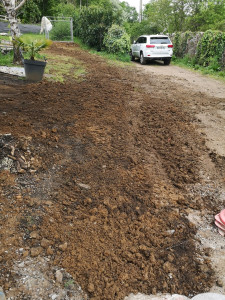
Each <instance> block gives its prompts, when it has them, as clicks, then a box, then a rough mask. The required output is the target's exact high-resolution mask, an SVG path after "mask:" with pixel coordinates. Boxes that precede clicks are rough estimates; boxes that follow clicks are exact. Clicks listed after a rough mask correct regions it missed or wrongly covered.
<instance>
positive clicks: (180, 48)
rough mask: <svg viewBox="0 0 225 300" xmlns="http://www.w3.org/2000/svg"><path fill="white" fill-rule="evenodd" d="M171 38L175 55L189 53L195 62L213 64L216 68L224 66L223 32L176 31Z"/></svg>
mask: <svg viewBox="0 0 225 300" xmlns="http://www.w3.org/2000/svg"><path fill="white" fill-rule="evenodd" d="M172 40H173V45H174V55H175V57H180V58H183V57H184V56H186V55H189V56H192V58H194V62H195V64H198V65H201V66H205V67H207V66H209V65H210V64H214V65H217V68H218V69H224V68H225V32H222V31H216V30H208V31H206V32H204V33H199V32H198V33H192V32H184V33H181V32H177V33H175V34H174V35H173V36H172ZM190 45H192V47H190ZM193 47H194V50H193Z"/></svg>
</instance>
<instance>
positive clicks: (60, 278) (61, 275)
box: [55, 270, 63, 283]
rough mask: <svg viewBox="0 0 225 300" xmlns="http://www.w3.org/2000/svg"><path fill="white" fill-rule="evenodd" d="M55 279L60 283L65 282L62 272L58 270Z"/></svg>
mask: <svg viewBox="0 0 225 300" xmlns="http://www.w3.org/2000/svg"><path fill="white" fill-rule="evenodd" d="M55 279H56V281H58V282H59V283H62V281H63V274H62V272H61V271H60V270H57V271H56V272H55Z"/></svg>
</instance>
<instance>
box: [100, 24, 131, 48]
mask: <svg viewBox="0 0 225 300" xmlns="http://www.w3.org/2000/svg"><path fill="white" fill-rule="evenodd" d="M104 46H105V47H106V50H107V51H108V52H109V53H121V54H124V53H128V52H129V50H130V37H129V35H128V34H127V33H126V31H125V29H124V28H123V27H121V26H119V25H115V24H113V25H112V26H111V27H110V28H109V30H108V32H107V33H106V34H105V37H104Z"/></svg>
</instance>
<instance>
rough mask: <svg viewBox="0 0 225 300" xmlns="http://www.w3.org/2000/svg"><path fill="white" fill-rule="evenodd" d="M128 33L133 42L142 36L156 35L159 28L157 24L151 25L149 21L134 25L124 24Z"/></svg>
mask: <svg viewBox="0 0 225 300" xmlns="http://www.w3.org/2000/svg"><path fill="white" fill-rule="evenodd" d="M124 27H125V29H126V32H127V33H128V34H129V35H130V37H131V41H132V42H133V41H134V40H136V39H137V38H138V37H139V36H140V35H142V34H156V33H158V32H159V31H158V28H157V26H156V24H153V23H149V22H148V21H147V20H144V21H142V22H141V23H139V22H134V23H128V22H126V23H124Z"/></svg>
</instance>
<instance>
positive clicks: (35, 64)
mask: <svg viewBox="0 0 225 300" xmlns="http://www.w3.org/2000/svg"><path fill="white" fill-rule="evenodd" d="M15 42H16V43H18V46H19V47H20V49H21V50H22V52H23V55H24V69H25V75H26V79H27V80H29V81H35V82H36V81H41V80H42V78H43V75H44V70H45V66H46V63H47V62H46V60H44V61H43V60H37V59H40V58H41V56H40V54H39V52H40V51H41V50H42V49H44V48H47V47H48V46H50V45H51V43H52V41H50V40H47V39H45V38H41V39H33V38H30V37H27V36H21V37H19V38H17V39H16V41H15Z"/></svg>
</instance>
